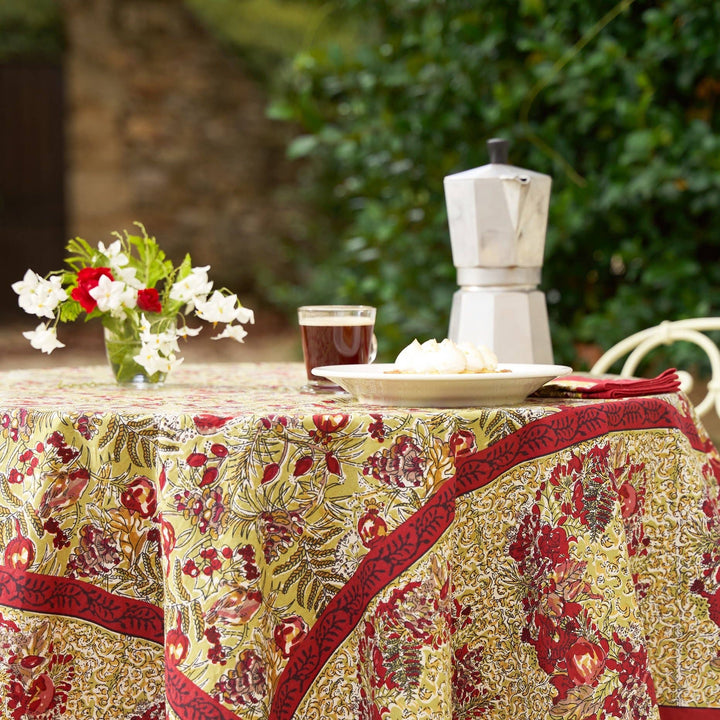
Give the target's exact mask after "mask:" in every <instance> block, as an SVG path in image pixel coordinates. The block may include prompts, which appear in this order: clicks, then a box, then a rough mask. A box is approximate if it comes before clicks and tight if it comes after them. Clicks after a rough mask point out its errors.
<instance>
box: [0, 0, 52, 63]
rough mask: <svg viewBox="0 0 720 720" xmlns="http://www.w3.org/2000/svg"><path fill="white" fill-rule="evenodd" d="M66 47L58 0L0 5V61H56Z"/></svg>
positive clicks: (15, 0)
mask: <svg viewBox="0 0 720 720" xmlns="http://www.w3.org/2000/svg"><path fill="white" fill-rule="evenodd" d="M64 46H65V38H64V33H63V26H62V19H61V15H60V7H59V4H58V2H57V0H2V2H0V61H4V60H9V59H12V58H16V57H23V58H28V57H33V58H38V57H39V58H50V59H54V58H58V57H59V56H60V55H61V54H62V51H63V48H64Z"/></svg>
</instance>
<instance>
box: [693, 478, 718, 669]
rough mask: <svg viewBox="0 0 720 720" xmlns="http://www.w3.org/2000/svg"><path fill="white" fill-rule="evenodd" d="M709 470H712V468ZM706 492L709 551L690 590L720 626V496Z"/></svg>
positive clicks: (702, 559) (702, 558) (704, 507)
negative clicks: (703, 601)
mask: <svg viewBox="0 0 720 720" xmlns="http://www.w3.org/2000/svg"><path fill="white" fill-rule="evenodd" d="M707 469H708V470H710V469H711V468H710V466H708V468H707ZM706 492H707V493H708V494H707V495H706V497H705V499H704V500H703V503H702V511H703V514H704V515H705V517H706V518H707V520H706V521H705V528H706V530H707V534H706V536H705V546H706V547H707V550H706V551H705V552H704V553H703V554H702V556H701V563H702V565H701V566H702V576H701V577H699V578H696V579H695V580H694V581H693V582H692V584H691V586H690V590H691V591H692V592H693V593H695V594H696V595H699V596H700V597H702V598H705V600H707V603H708V606H707V607H708V616H709V617H710V620H712V622H714V623H715V624H716V625H718V626H720V496H718V497H711V496H710V495H709V491H706ZM718 657H720V653H719V654H718Z"/></svg>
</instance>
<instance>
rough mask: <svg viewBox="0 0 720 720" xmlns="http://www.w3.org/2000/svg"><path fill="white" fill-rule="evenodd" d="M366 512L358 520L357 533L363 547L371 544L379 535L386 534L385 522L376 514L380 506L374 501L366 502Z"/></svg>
mask: <svg viewBox="0 0 720 720" xmlns="http://www.w3.org/2000/svg"><path fill="white" fill-rule="evenodd" d="M366 506H367V508H368V509H367V512H366V513H364V514H363V515H362V517H361V518H360V520H359V521H358V535H360V540H361V541H362V544H363V545H364V546H365V547H371V546H372V544H373V543H374V542H375V541H376V540H377V539H378V538H381V537H384V536H385V535H387V533H388V530H387V523H386V522H385V521H384V520H383V519H382V518H381V517H380V515H378V513H379V511H380V508H379V507H378V506H377V505H375V504H374V503H366Z"/></svg>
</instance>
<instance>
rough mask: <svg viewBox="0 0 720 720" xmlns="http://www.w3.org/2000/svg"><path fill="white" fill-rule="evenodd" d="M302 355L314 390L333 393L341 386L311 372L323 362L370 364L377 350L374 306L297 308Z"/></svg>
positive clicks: (309, 382)
mask: <svg viewBox="0 0 720 720" xmlns="http://www.w3.org/2000/svg"><path fill="white" fill-rule="evenodd" d="M298 323H299V324H300V336H301V338H302V348H303V357H304V358H305V370H306V372H307V379H308V384H307V385H306V386H305V389H306V390H310V391H313V392H336V391H338V390H340V388H339V387H338V386H337V385H335V384H333V383H332V382H330V380H327V379H325V378H321V377H317V376H316V375H313V374H312V370H313V368H316V367H320V366H322V365H359V364H364V363H371V362H372V361H373V360H374V359H375V355H376V353H377V341H376V340H375V335H374V332H373V331H374V327H375V308H374V307H370V306H369V305H303V306H302V307H300V308H298Z"/></svg>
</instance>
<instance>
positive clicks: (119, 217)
mask: <svg viewBox="0 0 720 720" xmlns="http://www.w3.org/2000/svg"><path fill="white" fill-rule="evenodd" d="M718 37H720V4H719V3H708V2H698V1H697V0H653V1H651V0H621V2H614V1H608V0H597V2H593V3H587V2H586V1H585V0H508V1H507V2H498V1H497V0H494V1H490V0H324V1H322V2H320V1H319V0H317V1H315V0H0V247H2V251H3V261H2V263H0V321H1V326H2V328H3V331H2V334H1V335H0V344H1V346H2V347H0V356H1V357H2V358H4V359H0V362H2V363H3V364H4V365H5V366H7V365H9V364H18V363H21V362H22V363H26V362H37V364H42V363H43V362H47V361H48V358H47V357H46V356H40V355H39V353H36V355H37V357H36V358H34V359H33V360H32V361H30V360H26V359H25V356H24V355H21V354H19V353H20V352H21V351H20V350H18V349H17V346H18V345H23V350H25V349H26V348H27V343H26V341H25V340H24V339H23V338H22V337H21V336H20V330H21V329H30V328H31V327H34V323H33V320H34V319H33V318H29V317H27V316H24V317H22V316H21V315H20V311H19V310H18V309H17V301H16V297H15V295H14V293H13V292H12V291H11V290H10V284H11V283H12V282H14V281H15V280H18V279H20V278H21V277H22V275H23V274H24V272H25V270H26V269H27V268H28V267H31V268H32V269H34V270H36V271H38V272H40V273H41V274H42V273H44V272H46V271H48V270H50V269H59V268H60V267H61V266H62V259H63V249H64V246H65V244H66V242H67V240H68V239H69V238H71V237H75V236H80V237H83V238H85V239H86V240H88V241H89V242H90V243H91V244H95V243H97V242H98V241H99V240H102V241H103V242H108V241H109V240H111V239H112V238H111V233H112V232H113V231H116V230H123V229H125V228H130V229H131V228H132V224H133V222H135V221H140V222H142V223H143V224H144V225H145V226H146V228H147V230H148V232H149V233H150V234H151V235H154V236H156V237H157V239H158V240H159V242H160V243H161V245H162V246H163V248H164V249H165V251H166V252H167V254H168V255H169V256H170V257H171V258H172V259H174V260H176V261H179V260H180V259H181V258H182V256H183V255H184V253H186V252H189V253H191V255H192V258H193V262H194V264H196V265H207V264H209V265H211V266H212V269H211V277H212V278H213V279H214V280H215V283H216V285H218V286H227V287H228V288H230V289H231V290H233V291H235V292H237V293H238V294H239V296H240V297H241V299H242V301H243V303H244V304H245V305H247V306H249V307H252V308H254V309H255V311H256V315H257V323H256V325H255V326H254V327H250V328H249V330H250V335H249V336H248V338H247V341H246V344H245V345H244V346H239V347H240V349H235V348H233V349H232V350H227V351H225V350H222V351H221V350H217V352H226V353H227V355H226V356H224V357H227V359H233V360H243V359H256V358H260V359H275V358H280V359H292V358H299V345H298V343H297V340H296V335H295V330H296V324H295V308H296V306H297V305H299V304H301V303H306V302H317V303H325V302H361V303H368V304H373V305H376V306H377V307H378V308H379V314H378V326H377V333H378V340H379V359H381V360H391V359H392V358H393V357H394V355H395V354H396V353H397V351H398V350H399V349H400V348H401V347H403V346H404V345H406V344H407V343H408V342H409V341H410V340H412V339H413V337H418V338H419V339H421V340H422V339H427V338H430V337H436V338H438V339H440V338H442V337H445V336H446V335H447V327H448V320H449V314H450V305H451V300H452V294H453V292H454V291H455V290H456V289H457V285H456V280H455V268H454V267H453V264H452V258H451V250H450V243H449V235H448V230H447V217H446V213H445V205H444V195H443V184H442V183H443V177H445V176H446V175H449V174H452V173H455V172H459V171H461V170H465V169H468V168H472V167H477V166H479V165H484V164H486V163H487V162H488V157H487V154H486V148H485V142H486V140H487V139H488V138H491V137H496V136H500V137H505V138H507V139H508V140H509V141H510V162H511V163H512V164H514V165H519V166H522V167H527V168H530V169H533V170H536V171H538V172H543V173H547V174H549V175H551V176H552V178H553V190H552V196H551V201H550V218H549V224H548V236H547V243H546V249H545V265H544V271H543V281H542V286H541V289H542V290H543V291H544V292H545V293H546V297H547V301H548V310H549V315H550V323H551V331H552V338H553V346H554V352H555V361H556V362H559V363H566V364H570V365H572V366H574V367H575V368H576V369H583V368H587V367H589V365H590V364H591V363H592V362H593V361H594V359H595V358H597V357H598V356H599V354H600V353H601V352H602V349H604V348H607V347H609V346H610V345H612V344H613V343H614V342H616V341H617V340H619V339H620V338H622V337H625V336H627V335H629V334H630V333H632V332H635V331H637V330H640V329H643V328H645V327H647V326H649V325H653V324H656V323H658V322H661V321H662V320H665V319H680V318H683V317H698V316H707V315H720V231H719V230H718V228H720V101H719V98H720V47H719V46H718V43H717V38H718ZM69 332H71V331H70V330H69V329H65V328H61V330H60V333H59V335H60V339H61V340H64V338H65V340H64V341H66V342H67V344H68V348H70V346H71V341H67V338H68V337H69V336H68V333H69ZM75 332H77V333H78V337H79V338H80V339H79V340H78V343H79V344H78V345H75V348H76V350H77V349H78V348H79V347H80V344H82V343H85V345H82V348H85V347H87V348H88V350H89V351H92V352H94V351H95V350H96V349H97V348H96V347H95V346H97V347H100V345H101V333H100V330H99V327H95V328H79V329H77V330H75ZM192 345H193V344H192V343H190V344H189V345H188V348H192ZM216 345H219V344H216ZM33 352H34V351H33ZM63 352H67V351H66V350H63V351H58V352H57V353H55V354H54V356H53V359H56V356H57V360H58V361H64V362H67V358H68V356H67V355H65V356H64V357H63V356H62V353H63ZM196 352H198V353H204V352H206V350H205V349H204V346H201V347H199V348H198V350H197V351H196ZM673 352H674V354H673V356H671V357H669V358H666V357H662V356H661V355H660V356H656V357H655V358H654V359H651V360H650V364H651V365H652V364H653V363H655V364H657V366H658V367H659V366H660V365H661V364H662V363H667V362H672V363H674V364H676V365H678V366H683V367H687V366H688V365H691V366H695V367H697V369H698V371H699V372H701V373H702V372H704V368H703V366H702V362H703V361H702V359H701V358H699V357H696V356H695V354H694V352H693V349H692V346H689V347H684V346H681V347H680V348H679V349H676V350H674V351H673ZM191 359H192V356H191ZM650 369H652V368H650Z"/></svg>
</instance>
